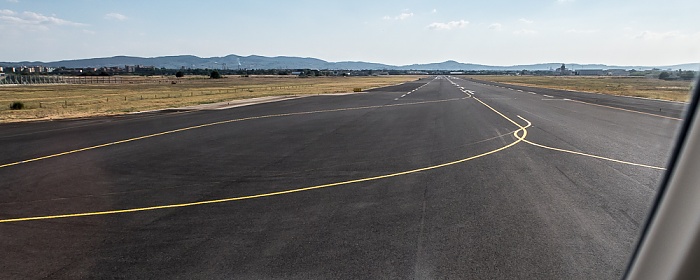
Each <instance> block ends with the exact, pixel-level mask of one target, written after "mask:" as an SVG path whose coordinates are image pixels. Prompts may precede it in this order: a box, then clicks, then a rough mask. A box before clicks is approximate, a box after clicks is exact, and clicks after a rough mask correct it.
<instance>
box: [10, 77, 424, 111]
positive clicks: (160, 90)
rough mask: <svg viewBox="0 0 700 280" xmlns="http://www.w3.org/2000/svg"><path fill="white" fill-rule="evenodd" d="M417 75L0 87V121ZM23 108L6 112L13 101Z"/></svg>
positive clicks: (343, 86)
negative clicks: (22, 105) (19, 103)
mask: <svg viewBox="0 0 700 280" xmlns="http://www.w3.org/2000/svg"><path fill="white" fill-rule="evenodd" d="M418 78H419V76H379V77H309V78H298V77H295V76H251V77H238V76H229V77H226V78H222V79H209V78H207V77H184V78H180V79H177V78H174V77H119V78H118V79H117V80H118V81H119V83H116V84H115V83H111V84H109V83H100V84H55V85H21V86H18V85H8V86H0V106H1V107H0V122H17V121H27V120H41V119H60V118H73V117H86V116H100V115H116V114H124V113H129V112H137V111H145V110H155V109H164V108H173V107H183V106H188V105H196V104H204V103H214V102H220V101H227V100H235V99H245V98H252V97H262V96H279V95H302V94H323V93H340V92H352V91H353V90H354V89H356V88H360V89H362V90H365V89H368V88H373V87H380V86H387V85H393V84H397V83H401V82H406V81H413V80H417V79H418ZM16 101H18V102H22V103H24V105H25V109H22V110H10V104H11V103H13V102H16Z"/></svg>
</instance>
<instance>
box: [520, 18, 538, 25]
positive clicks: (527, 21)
mask: <svg viewBox="0 0 700 280" xmlns="http://www.w3.org/2000/svg"><path fill="white" fill-rule="evenodd" d="M518 21H520V22H522V23H525V24H532V23H533V22H534V21H532V20H529V19H526V18H521V19H519V20H518Z"/></svg>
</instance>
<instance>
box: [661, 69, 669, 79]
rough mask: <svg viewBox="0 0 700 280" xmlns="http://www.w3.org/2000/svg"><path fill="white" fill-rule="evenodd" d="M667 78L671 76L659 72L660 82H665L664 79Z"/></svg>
mask: <svg viewBox="0 0 700 280" xmlns="http://www.w3.org/2000/svg"><path fill="white" fill-rule="evenodd" d="M669 77H671V74H669V73H668V72H666V71H664V72H661V74H659V79H662V80H666V79H668V78H669Z"/></svg>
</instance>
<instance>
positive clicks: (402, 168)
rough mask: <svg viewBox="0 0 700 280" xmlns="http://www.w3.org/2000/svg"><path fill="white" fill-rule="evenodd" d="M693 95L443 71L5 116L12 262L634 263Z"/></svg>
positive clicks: (34, 273)
mask: <svg viewBox="0 0 700 280" xmlns="http://www.w3.org/2000/svg"><path fill="white" fill-rule="evenodd" d="M683 107H684V104H681V103H672V102H661V101H654V100H644V99H635V98H625V97H615V96H603V95H594V94H588V93H573V92H560V91H553V90H545V89H537V88H523V87H514V86H507V85H503V84H493V83H484V82H477V81H472V80H464V79H460V78H456V77H447V76H438V77H429V78H424V79H421V80H418V81H415V82H409V83H405V84H401V85H397V86H391V87H385V88H379V89H374V90H371V91H370V92H368V93H359V94H350V95H337V96H311V97H305V98H297V99H291V100H283V101H279V102H273V103H265V104H257V105H250V106H244V107H237V108H231V109H226V110H182V111H179V110H171V111H163V112H151V113H146V114H135V115H127V116H121V117H100V118H90V119H81V120H66V121H54V122H36V123H26V124H4V125H0V132H1V134H0V147H2V148H0V149H1V150H2V153H0V178H2V180H0V236H3V238H2V239H0V248H2V250H3V252H4V253H3V254H0V268H1V269H0V278H3V279H36V278H51V279H55V278H59V279H62V278H149V279H172V278H184V279H191V278H196V279H212V278H213V279H231V278H234V279H272V278H284V279H347V278H360V279H374V278H394V279H407V278H412V279H435V278H440V279H442V278H466V279H494V278H497V279H502V278H518V279H610V278H618V277H620V276H621V274H622V272H623V271H624V268H625V265H626V262H627V258H628V256H629V255H630V254H631V252H632V248H633V246H634V245H635V242H636V238H637V236H638V234H639V230H640V226H641V225H642V224H643V223H644V219H645V215H646V211H647V210H648V208H649V206H650V205H651V201H652V200H653V198H654V194H655V189H656V188H657V184H658V182H659V180H660V178H661V175H663V172H664V168H665V165H666V160H667V158H668V153H669V152H670V150H671V148H672V145H673V140H674V136H675V131H676V129H677V128H678V126H679V125H680V123H681V121H682V120H681V119H682V111H683Z"/></svg>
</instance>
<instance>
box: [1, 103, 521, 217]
mask: <svg viewBox="0 0 700 280" xmlns="http://www.w3.org/2000/svg"><path fill="white" fill-rule="evenodd" d="M461 99H465V98H456V99H448V100H461ZM475 99H476V98H475ZM443 101H447V100H443ZM425 102H427V101H425ZM425 102H419V103H425ZM479 102H480V103H481V104H483V105H484V106H486V107H488V108H489V109H491V110H492V111H494V112H496V113H497V114H499V115H500V116H502V117H504V118H506V119H507V120H509V121H510V122H512V123H514V124H515V125H516V126H517V127H519V129H518V130H516V131H514V132H513V134H514V135H516V138H517V140H515V141H514V142H512V143H510V144H508V145H505V146H502V147H500V148H497V149H494V150H491V151H488V152H485V153H481V154H478V155H474V156H471V157H468V158H463V159H459V160H455V161H451V162H447V163H443V164H438V165H433V166H427V167H422V168H418V169H412V170H407V171H402V172H397V173H390V174H385V175H380V176H374V177H367V178H361V179H355V180H349V181H342V182H336V183H330V184H323V185H317V186H311V187H305V188H299V189H290V190H284V191H278V192H270V193H262V194H256V195H248V196H239V197H230V198H222V199H214V200H205V201H195V202H187V203H179V204H167V205H157V206H149V207H139V208H129V209H120V210H108V211H96V212H83V213H73V214H60V215H48V216H35V217H24V218H12V219H2V220H0V223H12V222H25V221H36V220H50V219H62V218H75V217H86V216H99V215H111V214H121V213H132V212H142V211H150V210H160V209H170V208H181V207H190V206H197V205H206V204H214V203H223V202H231V201H238V200H246V199H255V198H262V197H270V196H277V195H284V194H291V193H297V192H303V191H310V190H316V189H322V188H328V187H336V186H342V185H348V184H354V183H360V182H367V181H374V180H380V179H386V178H391V177H397V176H402V175H407V174H412V173H418V172H422V171H428V170H433V169H438V168H442V167H446V166H450V165H455V164H459V163H463V162H467V161H470V160H473V159H477V158H480V157H484V156H487V155H490V154H494V153H497V152H500V151H503V150H505V149H508V148H510V147H512V146H515V145H516V144H518V143H520V142H521V141H523V140H524V139H525V137H526V136H527V128H528V127H530V124H529V123H528V125H526V126H522V125H520V124H518V123H516V122H514V121H513V120H511V119H510V118H508V117H506V116H505V115H503V114H502V113H501V112H499V111H497V110H496V109H494V108H493V107H491V106H489V105H487V104H486V103H484V102H482V101H480V100H479ZM405 104H408V103H405ZM395 105H399V104H395ZM385 106H389V105H384V106H378V107H385ZM371 107H377V106H371ZM344 110H349V109H344ZM520 131H522V132H523V137H522V138H520V137H517V135H518V134H519V132H520ZM509 134H510V133H509Z"/></svg>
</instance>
